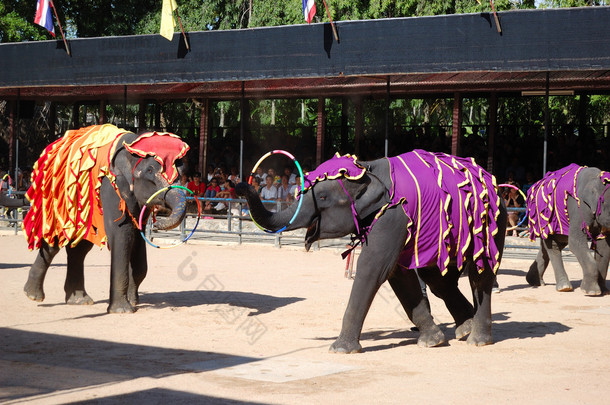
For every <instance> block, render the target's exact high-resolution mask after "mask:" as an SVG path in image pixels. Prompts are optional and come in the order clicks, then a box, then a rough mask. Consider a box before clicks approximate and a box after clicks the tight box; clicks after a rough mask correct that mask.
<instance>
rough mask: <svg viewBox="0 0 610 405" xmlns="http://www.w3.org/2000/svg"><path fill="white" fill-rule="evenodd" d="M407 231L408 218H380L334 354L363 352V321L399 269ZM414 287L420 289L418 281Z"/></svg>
mask: <svg viewBox="0 0 610 405" xmlns="http://www.w3.org/2000/svg"><path fill="white" fill-rule="evenodd" d="M406 230H407V220H406V216H405V215H404V214H402V213H401V212H399V211H398V210H393V211H391V212H387V213H386V214H385V215H383V216H382V217H380V219H379V221H377V224H376V225H375V227H374V228H373V230H372V231H371V233H370V234H369V236H368V241H367V243H365V244H364V246H363V247H362V253H361V254H360V257H359V258H358V267H357V268H358V271H357V272H356V278H355V279H354V284H353V286H352V291H351V293H350V297H349V301H348V303H347V308H346V309H345V315H344V316H343V324H342V327H341V333H340V334H339V337H338V338H337V340H336V341H335V342H334V343H333V344H332V345H331V346H330V349H329V350H330V351H331V352H337V353H357V352H359V351H361V350H362V346H361V345H360V342H359V340H360V333H361V332H362V325H363V323H364V318H365V317H366V314H367V313H368V311H369V308H370V307H371V303H372V302H373V298H374V297H375V294H376V293H377V290H379V287H380V286H381V284H383V283H384V282H385V281H386V280H387V279H388V277H389V276H390V273H391V271H392V270H394V267H395V266H396V263H397V261H398V257H399V255H400V252H401V250H402V248H403V246H404V242H405V239H406ZM415 285H417V286H418V284H417V280H415ZM418 288H419V286H418ZM419 293H420V294H421V290H420V292H419Z"/></svg>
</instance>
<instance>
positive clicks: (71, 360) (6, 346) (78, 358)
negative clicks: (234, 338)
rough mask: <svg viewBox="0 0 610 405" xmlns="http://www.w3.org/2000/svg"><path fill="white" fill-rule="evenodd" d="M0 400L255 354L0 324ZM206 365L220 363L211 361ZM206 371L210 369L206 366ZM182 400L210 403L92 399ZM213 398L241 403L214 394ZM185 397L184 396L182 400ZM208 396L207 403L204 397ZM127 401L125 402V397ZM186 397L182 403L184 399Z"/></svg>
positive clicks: (146, 394)
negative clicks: (155, 343) (69, 334)
mask: <svg viewBox="0 0 610 405" xmlns="http://www.w3.org/2000/svg"><path fill="white" fill-rule="evenodd" d="M0 340H1V341H2V345H0V381H1V384H0V402H5V401H10V400H17V399H21V400H24V399H27V398H30V397H34V396H36V397H38V398H40V397H41V396H43V397H44V398H46V399H47V400H49V402H50V403H52V402H54V401H53V396H54V395H58V394H54V393H57V392H59V391H65V390H74V389H84V388H86V387H91V386H96V385H100V384H111V383H119V382H122V381H128V380H132V379H136V378H141V377H153V378H161V377H166V376H171V375H177V374H181V373H187V372H190V371H188V370H186V369H184V368H183V366H184V364H186V363H193V362H204V361H205V362H210V360H220V359H227V360H231V361H230V362H229V363H230V364H232V365H235V364H245V363H249V362H254V361H259V360H261V359H260V358H252V357H243V356H233V355H229V354H224V353H215V352H203V351H193V350H183V349H180V350H176V349H169V348H165V347H157V346H147V345H136V344H125V343H117V342H110V341H104V340H96V339H83V338H78V337H71V336H63V335H54V334H48V333H39V332H29V331H23V330H17V329H11V328H0ZM210 364H219V365H221V366H219V367H218V368H222V367H224V366H222V364H224V362H221V361H218V362H216V361H211V362H210ZM210 370H211V369H210ZM156 394H159V395H163V396H164V397H165V398H167V399H168V401H167V402H168V403H169V402H170V401H169V400H170V399H176V400H182V402H180V403H215V402H213V400H214V399H215V398H213V397H207V396H203V397H199V396H197V395H194V394H190V393H184V392H178V391H170V390H150V391H141V392H135V393H132V394H127V395H120V396H116V397H109V398H105V399H101V398H97V399H96V400H95V401H94V402H95V403H103V404H110V403H135V402H139V400H140V399H142V400H144V399H145V398H149V399H154V401H152V402H151V403H160V402H159V401H158V398H157V397H155V396H154V395H156ZM216 399H217V400H218V402H222V403H228V404H241V403H242V402H239V401H234V402H231V401H227V400H224V399H222V401H221V399H220V398H216ZM187 400H189V401H187ZM208 400H210V401H212V402H207V401H208ZM125 401H126V402H125ZM185 401H187V402H185Z"/></svg>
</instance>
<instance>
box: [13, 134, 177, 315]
mask: <svg viewBox="0 0 610 405" xmlns="http://www.w3.org/2000/svg"><path fill="white" fill-rule="evenodd" d="M188 149H189V147H188V145H187V144H186V143H184V142H183V141H182V140H181V139H180V138H179V137H178V136H176V135H174V134H171V133H163V132H160V133H158V132H144V133H140V134H138V135H136V134H134V133H132V132H129V131H126V130H123V129H119V128H117V127H115V126H113V125H110V124H105V125H96V126H91V127H86V128H81V129H79V130H71V131H67V132H66V134H65V135H64V137H62V138H60V139H59V140H57V141H55V142H54V143H52V144H51V145H49V146H48V147H47V148H46V149H45V150H44V151H43V153H42V154H41V156H40V158H39V159H38V161H37V162H36V165H35V166H34V170H33V173H32V186H31V187H30V189H29V190H28V192H27V193H26V197H27V198H28V199H29V200H30V202H31V208H30V210H29V211H28V214H27V216H26V218H25V219H24V222H23V229H24V234H25V236H26V238H27V240H28V245H29V248H30V249H35V248H37V249H38V255H37V257H36V260H35V261H34V263H33V264H32V266H31V268H30V271H29V276H28V279H27V282H26V284H25V286H24V292H25V294H26V295H27V297H28V298H30V299H32V300H34V301H43V300H44V298H45V295H44V291H43V283H44V278H45V275H46V272H47V270H48V268H49V266H50V264H51V262H52V260H53V257H54V256H55V255H56V254H57V253H58V252H59V250H60V249H61V248H62V247H65V248H66V251H67V256H68V263H67V274H66V280H65V284H64V291H65V293H66V296H65V299H66V303H68V304H92V303H93V300H92V299H91V297H90V296H89V295H88V294H87V292H86V291H85V285H84V284H85V282H84V265H83V261H84V259H85V256H86V255H87V253H88V252H89V251H90V250H91V248H92V247H93V245H94V244H95V245H99V246H103V245H106V246H107V247H108V249H109V250H110V255H111V264H110V299H109V305H108V308H107V312H109V313H132V312H135V306H136V305H137V304H138V300H139V298H138V288H139V286H140V284H141V283H142V281H143V280H144V277H145V276H146V272H147V261H146V243H145V241H144V239H143V238H142V237H141V235H140V229H139V226H138V219H139V215H140V213H141V210H142V207H144V206H145V205H146V203H147V201H148V200H149V199H150V197H151V196H152V195H153V194H155V193H156V192H157V191H159V190H161V189H164V188H166V187H168V186H170V185H172V184H173V183H174V182H176V181H177V179H178V178H179V172H180V170H181V163H182V162H181V158H182V157H183V156H184V155H185V154H186V152H187V151H188ZM159 194H160V195H159V196H156V197H155V198H154V199H153V200H152V201H150V202H149V203H150V204H149V205H148V206H150V205H151V204H154V205H159V206H162V207H164V209H166V210H170V212H169V215H167V216H166V217H158V218H156V222H155V226H156V227H157V228H158V229H171V228H174V227H176V226H178V225H179V224H180V223H181V221H182V220H183V219H184V216H185V214H186V195H185V193H184V191H182V190H181V189H179V188H169V189H168V190H166V191H165V193H159ZM150 212H151V210H150V209H149V208H146V209H145V213H144V214H145V218H148V216H149V215H150ZM142 231H144V230H142Z"/></svg>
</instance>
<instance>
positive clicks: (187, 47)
mask: <svg viewBox="0 0 610 405" xmlns="http://www.w3.org/2000/svg"><path fill="white" fill-rule="evenodd" d="M174 11H175V12H176V17H178V23H179V24H180V31H182V36H183V37H184V44H185V45H186V49H187V50H188V51H190V50H191V47H190V46H189V41H188V40H187V39H186V34H185V33H184V29H183V28H182V20H181V19H180V15H179V14H178V9H177V8H176V9H175V10H174Z"/></svg>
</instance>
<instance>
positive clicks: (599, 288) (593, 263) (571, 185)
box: [526, 164, 610, 295]
mask: <svg viewBox="0 0 610 405" xmlns="http://www.w3.org/2000/svg"><path fill="white" fill-rule="evenodd" d="M609 188H610V173H609V172H604V171H601V170H599V169H597V168H595V167H585V166H579V165H577V164H571V165H569V166H566V167H564V168H562V169H560V170H557V171H554V172H549V173H547V174H546V175H545V176H544V178H542V179H541V180H540V181H538V182H536V183H535V184H534V185H533V186H532V187H531V188H530V189H529V190H528V193H527V213H528V214H527V215H528V220H529V231H530V239H531V240H532V241H533V240H536V238H540V251H539V252H538V256H537V257H536V260H535V261H534V263H532V265H531V266H530V269H529V271H528V273H527V276H526V280H527V282H528V283H529V284H530V285H532V286H540V285H544V280H543V278H542V277H543V276H544V272H545V270H546V268H547V267H548V265H549V262H550V263H551V264H552V265H553V270H554V272H555V288H556V290H557V291H562V292H564V291H572V290H573V287H572V283H571V282H570V280H569V278H568V275H567V274H566V271H565V268H564V267H563V261H562V260H561V251H562V250H563V249H564V248H565V247H566V246H567V245H568V242H569V244H570V250H571V251H572V253H574V255H575V256H576V258H577V259H578V262H579V263H580V266H581V267H582V272H583V278H582V283H581V284H580V289H581V290H582V291H583V292H584V293H585V295H603V294H607V293H608V288H607V287H606V275H607V273H608V263H609V262H610V244H609V243H610V240H609V236H610V193H609V192H608V189H609ZM589 245H590V246H589Z"/></svg>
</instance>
